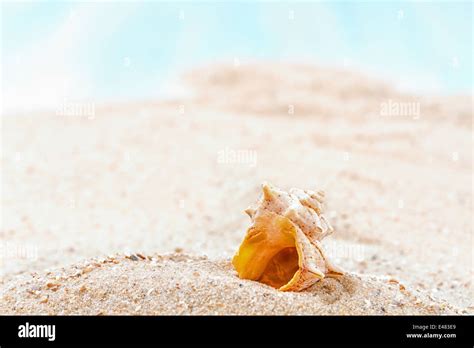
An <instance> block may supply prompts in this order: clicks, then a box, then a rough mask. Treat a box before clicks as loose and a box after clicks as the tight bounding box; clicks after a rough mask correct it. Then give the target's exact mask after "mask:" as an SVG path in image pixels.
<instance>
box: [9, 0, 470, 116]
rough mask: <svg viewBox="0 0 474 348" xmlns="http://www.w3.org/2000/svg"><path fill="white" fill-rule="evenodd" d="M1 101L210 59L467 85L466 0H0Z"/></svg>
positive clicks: (124, 80) (35, 101) (144, 78)
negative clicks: (291, 63) (311, 65)
mask: <svg viewBox="0 0 474 348" xmlns="http://www.w3.org/2000/svg"><path fill="white" fill-rule="evenodd" d="M1 6H2V47H1V48H2V52H1V57H2V67H3V69H2V73H3V74H2V82H3V90H4V103H5V104H6V105H7V106H11V107H12V108H15V107H21V106H31V107H41V106H48V105H53V104H54V103H57V102H58V100H61V99H63V98H68V99H74V98H76V99H77V98H89V99H91V98H93V99H100V100H123V99H136V98H140V99H142V98H152V97H155V96H159V95H162V94H166V92H167V89H168V86H170V81H171V80H172V79H173V78H174V77H176V76H177V75H178V74H179V73H180V72H182V71H183V70H187V69H189V68H192V67H195V66H202V65H205V64H212V63H213V62H229V63H232V62H233V61H234V59H235V58H237V59H239V60H240V61H241V62H242V63H245V62H246V61H254V60H272V61H305V62H312V63H314V64H319V65H325V66H334V67H341V66H345V67H348V68H354V69H357V70H360V71H363V72H367V73H369V74H371V75H375V76H379V77H381V78H383V79H386V80H389V81H392V82H393V83H395V84H396V85H397V86H399V87H400V88H401V89H406V90H409V91H415V92H421V93H443V94H446V93H449V94H453V93H456V94H458V93H463V94H467V93H470V92H471V90H472V31H473V30H472V4H471V2H467V1H466V2H413V3H408V2H318V3H308V2H306V3H296V2H234V3H227V2H202V3H184V2H178V3H176V2H175V3H167V2H152V1H147V2H113V1H109V2H82V3H81V2H41V3H40V2H7V3H2V5H1Z"/></svg>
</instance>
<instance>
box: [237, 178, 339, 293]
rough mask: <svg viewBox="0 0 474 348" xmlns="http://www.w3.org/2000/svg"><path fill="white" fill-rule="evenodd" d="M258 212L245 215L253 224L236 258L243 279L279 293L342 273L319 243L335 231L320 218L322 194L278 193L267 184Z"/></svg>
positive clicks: (257, 208) (306, 192)
mask: <svg viewBox="0 0 474 348" xmlns="http://www.w3.org/2000/svg"><path fill="white" fill-rule="evenodd" d="M262 190H263V194H262V196H261V198H260V200H259V201H258V203H257V205H256V206H255V207H249V208H248V209H246V210H245V212H246V213H247V214H248V215H249V216H250V218H251V220H252V225H251V226H250V227H249V229H248V230H247V234H246V236H245V238H244V240H243V242H242V244H241V245H240V247H239V250H238V251H237V253H236V254H235V256H234V258H233V259H232V264H233V265H234V267H235V269H236V270H237V273H238V275H239V277H240V278H242V279H250V280H255V281H258V282H261V283H264V284H267V285H270V286H272V287H274V288H277V289H278V290H281V291H301V290H304V289H306V288H308V287H309V286H311V285H313V284H314V283H316V282H317V281H319V280H321V279H323V278H324V277H336V276H340V275H342V274H343V271H342V270H341V269H340V268H339V267H336V266H335V265H334V264H333V263H332V262H331V261H330V260H329V259H328V257H327V256H326V255H325V253H324V251H323V248H322V246H321V243H320V242H321V240H322V239H323V238H325V237H326V236H328V235H329V234H331V233H332V232H333V228H332V227H331V225H330V224H329V222H328V221H327V220H326V218H325V217H324V215H322V204H323V201H324V193H323V192H321V191H319V192H313V191H307V190H301V189H294V188H293V189H291V190H290V191H289V192H285V191H283V190H280V189H278V188H276V187H274V186H272V185H270V184H268V183H264V184H263V185H262Z"/></svg>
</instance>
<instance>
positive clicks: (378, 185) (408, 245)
mask: <svg viewBox="0 0 474 348" xmlns="http://www.w3.org/2000/svg"><path fill="white" fill-rule="evenodd" d="M181 81H182V91H181V92H182V93H177V94H176V96H174V97H172V98H171V97H169V98H166V99H164V98H161V99H158V98H157V99H156V100H147V101H143V102H128V103H127V102H121V103H108V104H94V105H93V107H92V109H91V108H89V109H87V108H85V109H84V108H83V109H77V108H76V109H75V111H74V110H73V109H74V105H65V106H64V107H63V108H62V109H60V110H52V111H50V112H28V113H23V114H16V115H4V117H3V120H2V158H1V166H2V169H1V171H2V195H1V197H2V225H1V230H0V239H1V241H2V250H1V251H2V253H1V255H0V257H1V258H0V272H1V273H0V276H1V282H0V286H1V290H0V296H1V299H2V300H1V301H0V313H2V314H90V315H107V314H143V315H150V314H153V315H159V314H212V315H213V314H251V315H254V314H257V315H258V314H261V315H265V314H270V315H273V314H324V315H336V314H344V315H359V314H382V315H385V314H387V315H398V314H473V313H474V307H473V303H472V299H473V298H474V291H473V288H472V281H473V277H474V272H473V259H472V256H473V255H472V250H473V246H474V243H473V238H472V222H473V220H472V213H473V210H472V141H473V137H472V106H473V105H472V98H471V96H428V95H415V94H410V93H406V92H403V91H399V90H396V89H395V88H394V87H393V86H391V85H390V84H389V83H387V82H382V81H380V80H378V79H376V78H373V77H368V76H366V75H363V74H361V73H356V72H354V71H348V70H343V69H339V70H338V69H332V68H323V67H315V66H310V65H303V64H278V63H269V62H265V63H252V64H242V65H239V66H233V65H213V66H212V67H211V66H209V67H202V68H197V69H196V70H193V71H190V72H188V73H186V74H184V75H183V76H182V79H181ZM79 106H81V105H79ZM82 106H84V105H82ZM68 109H69V110H73V111H74V112H70V113H68V112H66V111H65V110H68ZM61 110H62V111H61ZM264 181H269V182H272V183H274V184H275V185H278V186H279V187H282V188H285V189H289V188H291V187H299V188H303V189H318V190H324V191H325V193H326V217H327V218H328V220H329V221H330V222H331V224H332V225H333V227H334V229H335V232H334V233H333V234H332V235H331V236H330V237H328V238H327V239H325V240H324V242H323V244H324V246H325V248H326V249H327V252H328V254H329V255H330V256H331V258H332V259H333V260H335V262H337V264H338V265H339V266H340V267H342V268H343V269H344V270H345V271H346V274H345V275H344V276H343V277H341V278H340V279H325V280H323V281H321V282H319V283H317V284H316V285H314V286H312V287H311V288H309V289H307V290H306V291H303V292H299V293H292V292H288V293H287V292H279V291H277V290H275V289H273V288H271V287H269V286H267V285H264V284H260V283H258V282H253V281H249V280H241V279H239V278H238V277H237V273H236V272H235V270H234V269H233V267H232V265H231V263H230V260H231V258H232V256H233V255H234V253H235V252H236V250H237V249H238V247H239V244H240V242H241V241H242V239H243V238H244V236H245V231H246V229H247V228H248V226H249V224H250V220H249V218H248V216H247V215H246V214H245V213H244V212H243V210H244V209H245V208H247V207H248V206H249V205H250V204H252V203H253V202H255V200H256V199H257V198H258V195H259V194H260V185H261V184H262V182H264Z"/></svg>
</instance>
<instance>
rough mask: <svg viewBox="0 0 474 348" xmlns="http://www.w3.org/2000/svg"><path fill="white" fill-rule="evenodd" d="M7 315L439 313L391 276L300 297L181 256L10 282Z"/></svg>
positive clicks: (126, 260)
mask: <svg viewBox="0 0 474 348" xmlns="http://www.w3.org/2000/svg"><path fill="white" fill-rule="evenodd" d="M3 288H4V290H3V293H2V301H1V305H0V312H1V313H5V314H7V313H8V314H53V315H56V314H59V315H61V314H85V315H106V314H133V313H135V314H144V315H148V314H155V315H158V314H243V315H247V314H248V315H253V314H257V315H258V314H262V315H276V314H329V315H331V314H342V315H346V314H386V313H388V312H390V313H391V314H440V313H453V312H455V309H453V308H452V307H451V306H449V305H447V304H444V303H440V302H432V301H431V303H430V301H428V300H426V299H425V300H422V299H420V298H417V295H415V294H414V293H413V292H412V291H411V290H409V289H406V288H405V286H403V285H402V284H400V283H398V282H397V281H396V280H394V279H384V278H377V277H373V276H363V275H357V274H347V275H345V276H343V277H341V278H340V279H338V280H336V279H326V280H324V281H322V282H319V283H317V284H316V285H314V286H313V287H311V288H310V289H308V290H307V291H304V292H300V293H290V292H287V293H284V292H279V291H277V290H275V289H273V288H271V287H268V286H266V285H263V284H260V283H257V282H253V281H247V280H241V279H239V278H238V277H237V276H236V273H235V271H234V270H233V268H232V266H231V264H230V262H228V261H217V262H213V261H210V260H208V259H207V258H206V257H193V256H187V255H184V254H171V255H166V256H159V255H158V256H153V257H150V256H143V255H141V254H139V255H132V256H125V255H115V256H109V257H108V258H103V259H92V260H89V261H87V262H85V263H83V264H78V265H74V266H70V267H67V268H62V269H60V270H56V271H50V272H48V273H43V274H32V275H29V276H22V277H20V278H18V279H16V280H12V281H10V282H9V283H7V284H6V285H5V286H4V287H3Z"/></svg>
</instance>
